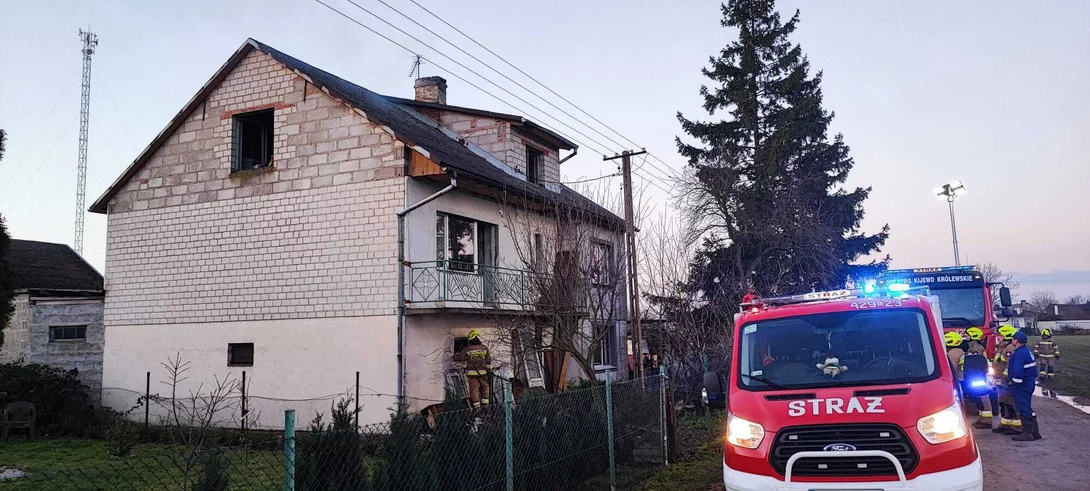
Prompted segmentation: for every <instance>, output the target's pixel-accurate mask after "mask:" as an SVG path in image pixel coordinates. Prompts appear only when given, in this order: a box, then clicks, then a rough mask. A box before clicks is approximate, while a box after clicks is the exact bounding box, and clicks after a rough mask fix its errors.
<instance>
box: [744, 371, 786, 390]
mask: <svg viewBox="0 0 1090 491" xmlns="http://www.w3.org/2000/svg"><path fill="white" fill-rule="evenodd" d="M738 375H741V376H743V377H745V378H748V379H750V380H756V381H758V382H761V383H763V384H765V385H767V386H769V387H772V388H773V389H779V390H791V389H788V388H787V387H784V386H782V385H780V384H777V383H776V382H773V381H771V380H769V379H767V378H765V377H763V376H760V375H746V374H744V373H739V374H738Z"/></svg>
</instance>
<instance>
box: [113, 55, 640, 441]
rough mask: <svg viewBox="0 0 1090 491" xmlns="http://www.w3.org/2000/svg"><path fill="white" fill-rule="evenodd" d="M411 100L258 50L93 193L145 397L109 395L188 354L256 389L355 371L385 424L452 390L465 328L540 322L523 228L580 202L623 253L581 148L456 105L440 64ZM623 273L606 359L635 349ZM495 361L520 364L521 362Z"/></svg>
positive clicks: (117, 330) (367, 409) (492, 333)
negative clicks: (583, 177) (629, 337)
mask: <svg viewBox="0 0 1090 491" xmlns="http://www.w3.org/2000/svg"><path fill="white" fill-rule="evenodd" d="M416 95H417V100H409V99H399V98H393V97H386V96H381V95H378V94H375V93H373V92H370V91H368V90H367V89H364V88H363V87H360V86H358V85H355V84H352V83H351V82H348V81H345V80H343V79H340V78H338V77H336V76H334V75H331V74H329V73H327V72H324V71H322V70H319V69H317V68H315V67H312V66H310V65H308V64H306V63H304V62H302V61H300V60H297V59H295V58H292V57H290V56H288V55H286V54H284V53H281V52H279V51H277V50H275V49H272V48H271V47H268V46H266V45H264V44H261V43H259V42H256V41H254V40H248V41H247V42H246V43H244V44H243V45H242V47H240V48H239V49H238V50H237V51H236V52H235V53H234V55H232V56H231V58H230V59H229V60H228V61H227V63H226V64H224V65H223V67H221V68H220V70H219V71H218V72H217V73H216V74H215V75H214V76H213V77H212V79H211V80H210V81H209V82H208V83H207V84H206V85H205V86H204V87H202V88H201V90H200V91H199V92H198V93H197V95H196V96H194V98H193V99H192V100H190V102H189V103H188V104H187V105H186V106H185V107H184V108H183V109H182V111H181V112H180V113H179V114H178V115H177V116H176V117H175V118H174V119H173V120H172V121H171V122H170V124H169V125H168V126H167V128H166V129H164V130H163V132H162V133H160V134H159V135H158V136H157V137H156V138H155V140H153V141H152V142H151V144H150V145H149V146H148V147H147V148H146V149H145V150H144V152H143V153H142V154H141V155H140V156H139V157H138V158H137V159H136V161H134V162H133V164H132V165H131V166H129V168H128V169H127V170H126V171H125V173H124V174H123V175H122V176H120V177H119V178H118V179H117V180H116V181H115V182H114V183H113V185H112V186H111V187H110V188H109V189H108V190H107V191H106V193H105V194H104V195H103V196H102V197H100V198H99V199H98V200H97V201H96V202H95V203H94V205H92V207H91V211H93V212H97V213H105V214H107V215H108V228H107V255H106V288H105V289H106V292H107V293H106V306H105V321H104V324H105V331H106V335H105V336H106V349H105V356H104V362H103V365H104V373H103V387H106V388H107V389H104V390H103V402H104V403H105V404H107V405H113V406H115V407H118V408H128V407H131V405H132V393H129V392H126V391H123V390H117V391H113V392H111V389H109V388H118V389H130V390H134V391H136V392H139V391H141V390H142V389H143V388H144V384H145V382H146V378H145V377H146V373H147V372H151V373H152V378H153V382H158V381H159V380H162V379H163V375H162V374H161V373H160V372H162V371H163V368H162V367H161V366H160V363H161V362H163V361H165V360H166V359H167V358H169V357H173V356H175V354H180V355H181V357H182V358H183V359H186V360H188V361H190V362H191V367H192V370H191V372H190V373H189V374H188V377H189V379H190V381H191V382H192V383H194V384H196V383H198V382H204V383H206V384H207V383H209V382H211V381H212V379H213V376H220V377H223V376H225V375H226V374H228V373H232V374H234V375H235V376H236V377H238V376H239V373H240V372H241V371H243V370H245V371H246V372H247V375H248V384H247V392H248V393H250V394H253V395H259V396H263V397H270V398H282V399H306V398H311V397H315V396H317V395H321V394H335V393H345V392H346V391H350V389H351V388H352V387H353V385H354V376H355V373H356V372H360V378H361V380H360V385H361V386H363V387H364V388H365V390H363V394H364V397H361V402H362V404H363V411H362V412H361V416H360V420H361V422H364V421H379V420H383V419H385V418H386V417H387V415H388V414H389V408H391V407H393V406H394V405H395V404H396V401H397V399H396V398H395V396H397V395H401V396H404V401H405V402H406V403H407V404H409V405H410V407H413V408H420V407H422V406H424V405H427V404H430V401H435V400H441V399H442V398H443V394H444V390H445V387H446V383H447V376H448V375H449V374H450V373H451V369H452V368H453V367H452V362H451V361H450V354H451V353H452V352H453V350H454V347H455V344H456V343H457V342H459V341H458V340H459V339H460V338H461V337H464V336H465V335H466V333H467V332H468V331H469V330H470V329H478V330H480V331H481V332H482V337H483V338H484V340H485V342H486V343H490V344H494V347H493V348H494V350H496V351H498V352H503V351H506V350H505V349H504V347H503V346H502V345H508V344H510V343H509V342H504V339H507V338H509V337H510V336H506V337H505V335H504V334H503V332H506V331H504V330H505V329H506V328H502V327H501V326H506V325H509V324H510V323H511V322H515V323H518V322H520V321H518V320H517V319H519V318H532V317H533V316H532V315H530V316H528V315H527V314H531V313H533V311H534V309H535V307H534V306H533V305H532V304H533V303H534V300H532V299H529V298H528V296H529V294H530V293H532V292H529V290H530V289H528V288H527V287H526V283H525V282H523V283H519V284H518V286H511V285H512V284H514V283H513V281H514V279H515V278H524V277H525V271H523V269H525V268H524V267H523V266H525V264H524V263H525V261H524V260H523V261H520V259H525V257H526V255H525V254H520V253H519V251H524V250H525V247H527V246H528V244H525V242H526V240H523V239H522V238H520V237H522V234H521V232H520V231H516V230H514V224H516V223H526V224H536V225H533V226H538V225H540V226H542V227H543V228H549V227H550V225H549V224H550V222H551V223H552V227H553V228H558V227H556V219H557V217H556V216H555V214H550V210H554V209H561V208H563V209H575V210H579V212H580V213H581V214H582V215H581V216H587V217H595V220H594V224H595V225H594V229H593V236H594V237H593V240H594V241H595V244H598V245H597V246H596V247H597V248H598V249H600V250H603V251H607V252H608V253H609V255H610V256H613V255H618V256H619V253H616V254H615V253H614V252H613V251H620V250H621V248H622V241H621V240H620V236H619V233H620V232H619V230H620V227H619V225H620V220H619V219H618V218H617V217H616V216H615V215H613V214H612V213H610V212H608V211H606V210H605V209H604V208H602V207H600V206H598V205H596V204H595V203H593V202H592V201H590V200H588V199H586V198H584V197H582V196H580V195H578V194H577V193H575V192H574V191H572V190H570V189H568V188H566V187H564V186H563V185H562V184H560V183H558V182H556V181H558V180H559V175H560V171H559V165H560V162H559V158H560V152H561V151H562V150H569V151H573V150H575V145H574V144H572V143H571V142H568V141H567V140H565V139H564V138H562V137H560V136H559V135H556V134H554V133H552V132H550V131H548V130H546V129H543V128H541V127H540V126H538V125H536V124H534V123H532V122H530V121H526V120H524V119H523V118H521V117H518V116H513V115H507V114H500V113H491V112H487V111H481V110H474V109H468V108H459V107H455V106H449V105H446V84H445V81H443V80H442V79H439V78H437V77H432V78H427V79H421V80H418V81H417V87H416ZM528 159H529V162H528ZM528 173H529V177H528ZM437 193H438V196H434V195H435V194H437ZM399 217H401V218H399ZM513 217H517V218H513ZM399 227H401V228H400V230H399ZM399 232H401V233H399ZM525 236H526V237H531V235H529V234H526V235H525ZM533 237H534V240H537V235H534V236H533ZM399 239H400V240H399ZM399 257H400V258H401V259H400V260H399ZM558 257H559V256H558ZM613 260H616V259H611V261H613ZM399 263H400V266H399ZM399 278H400V282H399ZM429 282H430V283H429ZM611 285H612V286H611V288H612V290H613V291H614V292H615V293H616V294H617V296H616V298H617V313H616V314H615V315H614V316H613V317H611V318H610V325H609V326H608V329H609V333H608V336H606V339H607V341H606V342H603V343H601V344H602V347H603V349H602V351H601V353H600V354H599V355H598V356H596V357H595V362H596V365H595V368H596V370H609V369H612V368H614V367H615V366H616V365H618V364H620V363H621V362H622V360H624V357H623V353H622V351H621V349H622V348H623V344H624V339H625V332H624V324H623V322H621V319H624V302H623V300H622V299H623V281H615V282H613V283H611ZM599 286H600V285H599ZM515 297H518V298H521V300H515ZM520 316H521V317H520ZM512 319H514V320H512ZM589 325H590V323H589V322H587V326H588V328H589ZM501 331H503V332H501ZM530 356H531V358H533V359H534V360H536V361H531V362H529V363H531V364H536V363H537V362H538V361H540V360H541V354H540V353H534V354H531V355H530ZM498 358H499V361H498V363H497V365H498V368H499V372H500V373H503V374H505V375H507V376H518V375H522V376H523V378H525V374H526V371H527V366H526V363H527V362H526V359H525V358H523V357H522V356H519V357H515V356H512V355H511V354H510V353H500V356H499V357H498ZM533 368H534V367H531V371H533V370H532V369H533ZM573 368H576V367H574V366H573ZM624 373H625V374H627V372H626V371H624ZM577 374H578V372H577V371H576V370H575V369H572V370H569V371H568V378H576V377H577V376H578V375H577ZM531 375H534V374H531ZM537 376H538V377H540V374H539V375H537ZM153 392H154V390H153ZM370 394H382V395H370ZM323 404H327V403H323ZM327 407H328V406H326V407H319V408H318V409H326V408H327ZM312 416H313V414H301V415H300V417H301V418H305V419H304V420H309V418H310V417H312ZM277 418H278V417H277V416H275V415H273V416H271V417H270V416H268V415H266V420H265V421H262V422H261V424H263V425H266V426H275V425H276V423H277V422H278V419H277Z"/></svg>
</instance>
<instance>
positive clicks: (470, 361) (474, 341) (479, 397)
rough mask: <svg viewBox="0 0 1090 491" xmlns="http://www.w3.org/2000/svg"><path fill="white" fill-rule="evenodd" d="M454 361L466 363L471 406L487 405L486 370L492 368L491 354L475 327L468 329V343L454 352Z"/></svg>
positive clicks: (487, 385) (488, 387)
mask: <svg viewBox="0 0 1090 491" xmlns="http://www.w3.org/2000/svg"><path fill="white" fill-rule="evenodd" d="M454 361H456V362H465V364H466V369H465V370H466V383H467V384H469V400H470V401H472V402H473V407H481V406H487V405H488V396H489V395H490V391H491V387H490V385H489V383H488V377H489V373H488V372H489V370H491V368H492V356H491V355H490V354H489V353H488V347H487V346H485V345H483V344H481V335H480V333H479V332H477V330H476V329H474V330H472V331H469V344H468V345H466V347H464V348H462V349H461V350H460V351H458V352H457V353H455V354H454Z"/></svg>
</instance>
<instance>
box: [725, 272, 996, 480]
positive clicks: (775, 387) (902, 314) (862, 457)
mask: <svg viewBox="0 0 1090 491" xmlns="http://www.w3.org/2000/svg"><path fill="white" fill-rule="evenodd" d="M868 290H871V291H869V292H864V291H863V290H859V291H849V290H840V291H833V292H818V293H809V294H805V295H796V296H790V297H779V298H767V299H756V300H752V301H751V302H749V303H747V304H744V305H743V310H742V312H741V313H740V314H738V315H737V317H736V322H735V339H734V347H733V356H732V358H731V367H730V370H729V374H728V376H727V387H726V388H725V390H724V392H725V393H726V404H725V406H726V409H727V434H726V442H725V445H724V447H725V449H724V457H723V481H724V483H725V484H726V489H727V490H733V491H743V490H745V491H749V490H762V491H765V490H767V491H772V490H819V489H836V490H848V489H857V490H862V489H868V490H875V489H911V490H951V491H953V490H958V491H961V490H981V489H983V474H982V467H981V462H980V456H979V455H978V453H977V447H976V442H975V441H974V440H973V435H972V432H971V431H969V429H968V426H967V424H966V421H965V417H964V413H963V411H962V407H961V402H960V401H959V398H958V396H957V391H956V383H955V375H954V374H953V372H952V370H951V367H950V363H949V362H948V361H947V358H946V351H945V348H944V344H943V336H942V333H943V331H942V320H941V319H942V315H943V314H942V313H941V312H940V308H939V302H938V301H937V300H938V299H937V298H936V297H934V296H926V289H921V290H918V289H915V288H911V287H909V286H908V285H906V284H897V285H889V286H888V287H884V288H876V287H875V288H869V289H868ZM716 389H718V388H716ZM715 391H716V390H713V392H715Z"/></svg>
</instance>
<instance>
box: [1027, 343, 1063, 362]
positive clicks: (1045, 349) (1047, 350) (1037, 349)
mask: <svg viewBox="0 0 1090 491" xmlns="http://www.w3.org/2000/svg"><path fill="white" fill-rule="evenodd" d="M1033 352H1034V353H1036V354H1038V355H1039V356H1040V357H1041V358H1052V357H1055V356H1056V355H1059V354H1060V347H1059V346H1056V343H1055V342H1053V341H1051V340H1049V341H1045V340H1044V339H1042V340H1040V341H1037V345H1036V346H1034V347H1033Z"/></svg>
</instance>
